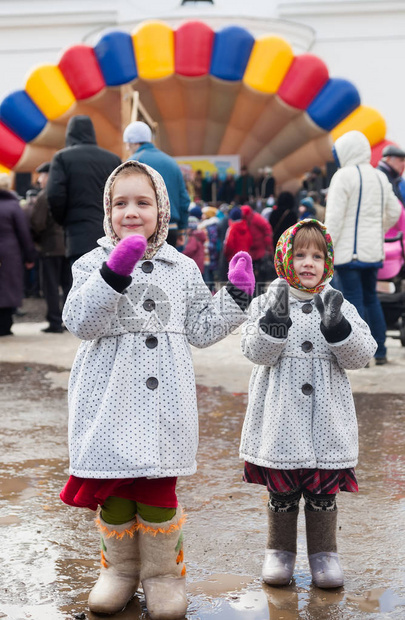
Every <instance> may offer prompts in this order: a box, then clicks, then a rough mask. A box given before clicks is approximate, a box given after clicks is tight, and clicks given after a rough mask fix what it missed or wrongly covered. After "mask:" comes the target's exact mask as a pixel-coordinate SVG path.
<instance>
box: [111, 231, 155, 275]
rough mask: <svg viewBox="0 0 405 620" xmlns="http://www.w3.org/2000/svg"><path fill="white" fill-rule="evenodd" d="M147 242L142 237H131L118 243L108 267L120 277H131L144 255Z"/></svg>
mask: <svg viewBox="0 0 405 620" xmlns="http://www.w3.org/2000/svg"><path fill="white" fill-rule="evenodd" d="M147 245H148V242H147V240H146V239H145V237H143V236H142V235H130V236H129V237H125V238H124V239H121V241H119V242H118V244H117V245H116V247H115V248H114V249H113V251H112V252H111V254H110V258H109V259H108V261H107V267H109V268H110V269H111V271H114V272H115V273H117V274H118V275H120V276H130V275H131V273H132V270H133V268H134V267H135V265H136V263H137V262H138V260H139V259H140V258H141V257H142V256H143V255H144V253H145V249H146V246H147Z"/></svg>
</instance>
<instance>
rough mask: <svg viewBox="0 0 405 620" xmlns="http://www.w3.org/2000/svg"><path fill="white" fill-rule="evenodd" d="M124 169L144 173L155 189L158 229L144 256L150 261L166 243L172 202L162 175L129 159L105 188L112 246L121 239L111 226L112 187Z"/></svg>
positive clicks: (107, 227)
mask: <svg viewBox="0 0 405 620" xmlns="http://www.w3.org/2000/svg"><path fill="white" fill-rule="evenodd" d="M124 168H134V169H138V170H139V169H140V170H142V171H144V172H145V174H146V175H147V176H148V177H149V178H150V180H151V181H152V185H153V187H154V189H155V193H156V199H157V207H158V217H157V227H156V230H155V232H154V234H153V235H152V237H151V238H150V239H149V240H148V246H147V248H146V251H145V254H144V255H143V258H144V259H150V258H152V257H153V256H154V255H155V254H156V252H157V251H158V249H159V248H160V247H161V246H162V245H163V244H164V242H165V241H166V237H167V233H168V230H169V221H170V202H169V196H168V193H167V189H166V185H165V182H164V181H163V179H162V177H161V176H160V174H159V173H158V172H157V171H156V170H154V169H153V168H151V167H150V166H147V165H146V164H142V163H141V162H139V161H134V160H132V159H129V160H128V161H125V162H124V163H123V164H121V165H120V166H118V167H117V168H116V169H115V170H113V172H112V173H111V174H110V176H109V177H108V179H107V182H106V184H105V188H104V232H105V234H106V236H107V237H108V238H109V239H110V241H111V242H112V244H113V245H114V246H115V245H117V243H118V242H119V241H120V238H119V237H118V235H117V234H116V233H115V231H114V229H113V227H112V224H111V185H112V183H113V181H114V179H115V178H116V176H117V175H118V173H119V172H120V171H121V170H123V169H124Z"/></svg>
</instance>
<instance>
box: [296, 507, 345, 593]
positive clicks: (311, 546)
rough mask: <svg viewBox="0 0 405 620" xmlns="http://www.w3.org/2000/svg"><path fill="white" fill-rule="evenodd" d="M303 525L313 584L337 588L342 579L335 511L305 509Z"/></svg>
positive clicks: (340, 584)
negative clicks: (304, 525)
mask: <svg viewBox="0 0 405 620" xmlns="http://www.w3.org/2000/svg"><path fill="white" fill-rule="evenodd" d="M305 524H306V531H307V548H308V560H309V566H310V568H311V574H312V580H313V582H314V584H315V585H316V586H318V588H339V587H340V586H342V585H343V581H344V578H343V570H342V567H341V565H340V561H339V556H338V554H337V544H336V529H337V510H332V511H324V510H322V511H313V510H308V509H307V508H305Z"/></svg>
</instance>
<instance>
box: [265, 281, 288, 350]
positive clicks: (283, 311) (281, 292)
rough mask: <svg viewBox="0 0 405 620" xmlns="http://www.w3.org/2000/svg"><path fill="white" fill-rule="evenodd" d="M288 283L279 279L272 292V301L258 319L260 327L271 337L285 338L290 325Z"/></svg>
mask: <svg viewBox="0 0 405 620" xmlns="http://www.w3.org/2000/svg"><path fill="white" fill-rule="evenodd" d="M289 289H290V287H289V286H288V283H287V282H286V281H285V280H281V281H280V282H279V283H278V285H277V287H276V288H275V289H273V290H274V293H273V302H272V304H271V306H270V308H269V309H268V310H267V311H266V314H265V315H264V317H262V318H261V319H260V327H261V329H262V330H263V331H264V332H265V333H266V334H269V335H270V336H272V337H273V338H286V337H287V334H288V330H289V329H290V327H291V325H292V321H291V319H290V299H289Z"/></svg>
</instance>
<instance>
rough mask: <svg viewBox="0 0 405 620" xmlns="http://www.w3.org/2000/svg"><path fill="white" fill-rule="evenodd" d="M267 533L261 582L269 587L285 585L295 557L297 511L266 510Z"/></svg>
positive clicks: (290, 574) (289, 576)
mask: <svg viewBox="0 0 405 620" xmlns="http://www.w3.org/2000/svg"><path fill="white" fill-rule="evenodd" d="M268 517H269V533H268V539H267V549H266V551H265V558H264V563H263V567H262V578H263V581H265V582H266V583H268V584H269V585H271V586H284V585H287V584H288V583H289V582H290V581H291V578H292V575H293V572H294V565H295V559H296V557H297V520H298V510H293V511H292V512H275V511H274V510H271V509H270V508H268Z"/></svg>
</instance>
